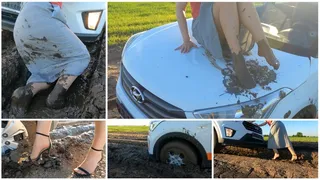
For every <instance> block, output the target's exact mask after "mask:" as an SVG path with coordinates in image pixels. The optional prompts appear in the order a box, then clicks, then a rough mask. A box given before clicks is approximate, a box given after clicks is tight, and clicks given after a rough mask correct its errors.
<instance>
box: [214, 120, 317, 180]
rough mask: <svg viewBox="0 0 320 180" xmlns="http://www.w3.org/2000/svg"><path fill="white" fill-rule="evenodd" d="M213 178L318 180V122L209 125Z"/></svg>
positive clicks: (268, 121) (269, 121)
mask: <svg viewBox="0 0 320 180" xmlns="http://www.w3.org/2000/svg"><path fill="white" fill-rule="evenodd" d="M213 127H214V178H215V179H216V178H318V120H295V121H293V120H281V121H280V120H266V121H263V120H256V121H252V120H247V121H220V120H219V121H213Z"/></svg>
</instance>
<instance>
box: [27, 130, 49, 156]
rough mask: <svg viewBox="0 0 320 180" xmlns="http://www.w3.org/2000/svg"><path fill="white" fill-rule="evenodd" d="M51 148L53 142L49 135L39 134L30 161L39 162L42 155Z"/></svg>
mask: <svg viewBox="0 0 320 180" xmlns="http://www.w3.org/2000/svg"><path fill="white" fill-rule="evenodd" d="M50 148H51V141H50V137H49V135H46V134H42V133H38V132H37V133H36V138H35V140H34V143H33V147H32V152H31V155H30V159H31V160H32V161H36V160H38V159H39V158H40V155H41V154H42V153H43V152H45V151H49V150H50Z"/></svg>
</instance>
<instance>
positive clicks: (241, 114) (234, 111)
mask: <svg viewBox="0 0 320 180" xmlns="http://www.w3.org/2000/svg"><path fill="white" fill-rule="evenodd" d="M290 92H291V89H289V88H282V89H279V90H277V91H275V92H273V93H270V94H268V95H265V96H263V97H260V98H258V99H254V100H252V101H247V102H243V103H239V104H233V105H228V106H223V107H217V108H212V109H206V110H200V111H195V112H194V113H193V114H194V115H195V117H196V118H202V119H213V118H214V119H229V118H230V119H234V118H259V119H264V118H268V117H269V116H270V114H271V113H272V111H273V110H274V108H275V107H276V105H277V104H278V103H279V101H280V100H281V99H282V98H284V97H285V96H286V95H287V94H288V93H290Z"/></svg>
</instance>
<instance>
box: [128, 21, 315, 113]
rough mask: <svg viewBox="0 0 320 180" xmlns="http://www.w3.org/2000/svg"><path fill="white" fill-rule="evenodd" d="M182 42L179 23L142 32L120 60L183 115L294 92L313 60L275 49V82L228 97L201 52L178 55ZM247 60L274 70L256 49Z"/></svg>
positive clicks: (218, 73)
mask: <svg viewBox="0 0 320 180" xmlns="http://www.w3.org/2000/svg"><path fill="white" fill-rule="evenodd" d="M188 25H189V32H192V31H191V29H190V28H191V20H190V19H189V20H188ZM193 41H194V42H196V41H195V40H194V39H193ZM181 43H182V39H181V34H180V31H179V27H178V25H177V23H171V24H168V25H165V26H161V27H158V28H154V29H151V30H149V31H146V32H144V33H141V35H139V37H136V39H134V40H133V42H132V43H130V45H127V48H126V49H125V50H124V53H123V59H122V61H123V64H124V66H125V68H126V69H127V70H128V72H129V73H130V74H131V75H132V77H133V78H135V80H136V81H137V82H139V83H140V84H141V85H142V86H143V87H145V88H146V89H147V90H149V91H150V92H152V93H153V94H155V95H156V96H158V97H159V98H161V99H163V100H165V101H166V102H168V103H170V104H172V105H174V106H177V107H179V108H181V109H183V110H184V111H194V110H201V109H205V108H213V107H220V106H226V105H231V104H236V103H239V102H245V101H250V100H252V99H255V98H259V97H262V96H265V95H267V94H270V93H272V92H274V91H276V90H279V89H281V88H290V89H295V88H297V87H298V86H299V85H301V84H302V83H303V82H304V81H306V79H307V77H308V75H309V71H310V66H311V62H312V60H310V59H309V58H307V57H302V56H296V55H293V54H289V53H286V52H282V51H278V50H274V53H275V55H276V57H277V58H278V59H279V61H280V63H281V65H280V68H279V69H278V70H277V71H274V72H275V73H274V75H275V76H276V78H275V81H273V82H271V83H269V84H268V85H264V86H260V85H257V86H256V87H255V88H254V89H251V90H249V91H246V92H240V93H230V91H229V90H227V88H226V86H225V84H224V83H223V80H224V77H225V76H224V75H223V74H222V72H221V70H219V69H218V68H216V67H215V66H214V65H213V63H212V60H211V59H210V58H208V56H207V55H206V52H205V50H204V49H203V48H202V47H200V45H199V48H197V49H196V48H194V49H192V50H191V51H190V52H189V53H187V54H181V53H180V51H175V50H174V49H175V48H177V47H178V46H180V45H181ZM245 58H246V61H247V63H248V62H249V61H250V62H251V63H252V62H257V63H258V64H259V65H260V66H266V67H265V68H267V69H269V70H271V71H270V72H272V71H273V70H272V67H271V66H269V65H268V64H267V63H266V61H265V59H264V58H262V57H259V56H258V55H257V46H255V47H254V48H253V49H252V50H251V55H250V56H246V57H245ZM216 63H217V64H218V65H219V66H220V67H222V68H226V67H228V66H227V63H226V61H224V60H217V62H216ZM229 66H230V63H229ZM228 91H229V92H228Z"/></svg>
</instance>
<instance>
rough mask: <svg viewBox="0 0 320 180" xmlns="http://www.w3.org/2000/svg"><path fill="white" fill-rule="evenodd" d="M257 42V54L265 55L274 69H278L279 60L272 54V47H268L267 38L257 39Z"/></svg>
mask: <svg viewBox="0 0 320 180" xmlns="http://www.w3.org/2000/svg"><path fill="white" fill-rule="evenodd" d="M257 44H258V55H259V56H262V57H265V58H266V60H267V62H268V64H269V65H270V66H272V67H273V68H274V69H275V70H277V69H279V67H280V62H279V60H278V59H277V58H276V57H275V55H274V54H273V52H272V49H271V48H270V46H269V44H268V42H267V40H266V39H263V40H261V41H259V42H258V43H257Z"/></svg>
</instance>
